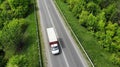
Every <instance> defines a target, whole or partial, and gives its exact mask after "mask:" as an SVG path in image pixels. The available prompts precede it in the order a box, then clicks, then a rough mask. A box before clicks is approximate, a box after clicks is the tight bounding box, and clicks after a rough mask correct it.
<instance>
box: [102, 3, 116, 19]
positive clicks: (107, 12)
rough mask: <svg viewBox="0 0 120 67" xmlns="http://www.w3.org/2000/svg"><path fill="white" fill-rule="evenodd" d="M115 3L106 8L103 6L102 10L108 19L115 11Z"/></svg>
mask: <svg viewBox="0 0 120 67" xmlns="http://www.w3.org/2000/svg"><path fill="white" fill-rule="evenodd" d="M116 10H117V9H116V4H110V5H109V6H108V7H107V8H104V9H103V11H104V12H105V17H106V19H107V21H108V20H110V18H111V17H112V15H113V14H114V12H116Z"/></svg>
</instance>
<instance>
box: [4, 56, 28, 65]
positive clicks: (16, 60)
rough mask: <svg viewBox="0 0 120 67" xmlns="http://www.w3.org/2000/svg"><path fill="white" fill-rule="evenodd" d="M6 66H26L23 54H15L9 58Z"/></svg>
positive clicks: (26, 62)
mask: <svg viewBox="0 0 120 67" xmlns="http://www.w3.org/2000/svg"><path fill="white" fill-rule="evenodd" d="M6 67H28V61H27V59H26V57H25V55H20V56H19V55H16V56H13V57H11V58H10V59H9V61H8V63H7V66H6Z"/></svg>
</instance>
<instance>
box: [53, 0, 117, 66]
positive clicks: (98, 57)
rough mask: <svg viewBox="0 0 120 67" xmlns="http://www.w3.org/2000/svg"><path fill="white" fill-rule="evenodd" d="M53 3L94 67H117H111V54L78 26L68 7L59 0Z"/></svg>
mask: <svg viewBox="0 0 120 67" xmlns="http://www.w3.org/2000/svg"><path fill="white" fill-rule="evenodd" d="M55 1H56V2H57V4H58V6H59V8H60V9H61V11H62V12H63V14H64V16H65V18H66V19H67V22H68V23H69V25H70V26H71V28H72V30H73V31H74V33H75V34H76V36H77V37H78V39H79V41H80V42H81V44H82V46H83V47H84V49H85V50H86V52H87V53H88V55H89V57H90V58H91V60H92V62H93V64H94V65H95V67H117V66H115V65H113V64H112V62H111V60H110V59H109V58H110V55H111V54H110V53H108V52H106V51H104V49H103V48H101V47H100V45H99V44H98V42H97V39H95V38H94V37H93V36H92V34H91V33H89V32H88V31H87V30H86V29H85V28H84V27H82V26H80V25H79V22H78V19H76V18H75V17H74V16H73V13H72V12H70V11H69V8H68V5H67V4H66V3H63V2H62V1H60V0H55ZM78 46H79V45H78ZM79 47H80V46H79ZM80 48H81V47H80Z"/></svg>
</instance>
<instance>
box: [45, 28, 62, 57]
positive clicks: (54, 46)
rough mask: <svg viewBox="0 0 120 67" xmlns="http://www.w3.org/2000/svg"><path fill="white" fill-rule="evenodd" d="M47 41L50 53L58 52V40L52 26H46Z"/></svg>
mask: <svg viewBox="0 0 120 67" xmlns="http://www.w3.org/2000/svg"><path fill="white" fill-rule="evenodd" d="M47 35H48V41H49V45H50V48H51V53H52V54H54V55H55V54H59V51H60V50H59V42H58V38H57V36H56V33H55V30H54V28H53V27H51V28H47Z"/></svg>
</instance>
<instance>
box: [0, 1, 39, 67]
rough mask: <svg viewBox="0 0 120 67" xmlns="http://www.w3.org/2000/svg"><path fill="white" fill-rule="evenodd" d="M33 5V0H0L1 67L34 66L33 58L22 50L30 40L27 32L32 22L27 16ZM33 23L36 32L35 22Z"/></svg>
mask: <svg viewBox="0 0 120 67" xmlns="http://www.w3.org/2000/svg"><path fill="white" fill-rule="evenodd" d="M31 6H34V5H33V2H32V0H0V67H32V63H29V61H31V60H30V59H28V58H29V57H28V58H27V57H26V55H27V54H24V52H22V50H23V46H25V45H26V43H27V42H28V41H27V39H26V38H27V36H25V34H28V28H29V26H30V25H31V23H30V22H28V20H27V19H26V18H27V17H28V16H29V15H30V14H31V13H32V11H31V9H32V8H31ZM29 8H31V9H29ZM32 10H33V9H32ZM33 18H34V16H33ZM30 21H32V19H31V20H30ZM32 24H33V28H35V32H36V27H35V26H34V25H35V24H34V23H32ZM32 30H33V29H32ZM32 32H34V31H32ZM31 34H33V33H31ZM31 34H30V35H31ZM34 34H36V33H34ZM33 37H35V36H33ZM31 39H32V38H31ZM29 46H30V44H29ZM36 46H37V45H36ZM24 48H25V47H24ZM28 49H29V48H28ZM36 49H37V47H36ZM29 50H31V51H32V49H29ZM29 50H27V51H29ZM36 52H37V51H36ZM26 53H28V52H26ZM32 54H33V53H32V52H31V55H32ZM30 57H31V56H30ZM32 57H33V56H32ZM36 57H38V56H37V55H36ZM31 59H32V58H31ZM33 59H35V58H34V57H33ZM37 59H38V58H37ZM36 62H38V61H36ZM33 67H35V65H34V66H33Z"/></svg>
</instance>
